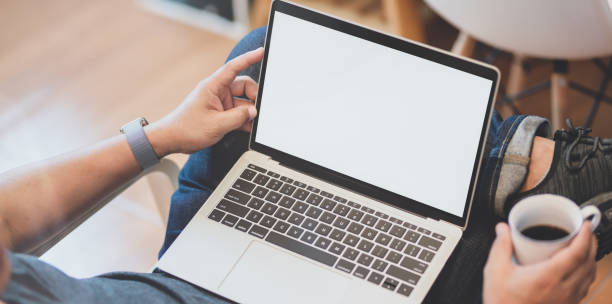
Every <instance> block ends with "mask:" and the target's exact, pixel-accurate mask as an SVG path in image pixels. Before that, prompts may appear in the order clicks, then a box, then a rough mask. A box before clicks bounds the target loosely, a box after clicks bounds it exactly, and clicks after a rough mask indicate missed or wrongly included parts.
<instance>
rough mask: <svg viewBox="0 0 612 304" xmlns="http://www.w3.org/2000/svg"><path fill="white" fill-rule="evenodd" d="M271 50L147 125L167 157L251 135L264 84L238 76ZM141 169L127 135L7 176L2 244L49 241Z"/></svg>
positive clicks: (0, 194)
mask: <svg viewBox="0 0 612 304" xmlns="http://www.w3.org/2000/svg"><path fill="white" fill-rule="evenodd" d="M263 53H264V52H263V48H259V49H257V50H254V51H251V52H248V53H246V54H243V55H241V56H239V57H237V58H234V59H233V60H231V61H230V62H228V63H227V64H226V65H225V66H223V67H221V68H220V69H219V70H217V72H216V73H215V74H213V76H211V77H209V78H207V79H205V80H203V81H201V82H200V83H199V84H198V86H197V87H196V88H195V89H194V90H193V91H192V92H191V94H189V96H187V98H185V100H184V101H183V102H182V103H181V105H180V106H179V107H178V108H177V109H175V110H174V111H173V112H172V113H170V114H168V115H167V116H165V117H164V118H163V119H161V120H159V121H157V122H156V123H153V124H151V125H148V126H146V127H145V128H144V129H145V133H146V136H147V138H148V139H149V141H150V142H151V146H152V147H153V150H154V151H155V153H156V154H157V156H159V157H164V156H165V155H167V154H171V153H176V152H180V153H192V152H195V151H199V150H202V149H205V148H207V147H210V146H212V145H213V144H215V143H216V142H217V141H219V140H220V139H221V138H222V137H223V136H224V135H225V134H227V133H228V132H230V131H232V130H238V129H239V130H244V131H250V129H251V122H252V121H253V118H255V115H256V114H257V109H256V108H255V107H254V106H253V104H252V103H250V102H247V101H244V100H240V99H234V97H235V96H243V95H246V96H247V98H248V99H249V100H255V98H256V97H257V87H258V86H257V83H256V82H255V81H254V80H253V79H250V78H248V77H236V76H237V75H238V74H239V73H240V71H243V70H245V69H246V68H248V67H249V66H251V65H253V64H255V63H256V62H258V61H260V60H261V58H262V57H263ZM140 170H141V168H140V165H139V164H138V162H137V161H136V158H135V157H134V154H133V153H132V150H131V149H130V146H129V144H128V143H127V140H126V138H125V136H123V135H120V136H116V137H113V138H111V139H108V140H106V141H103V142H101V143H99V144H97V145H95V146H93V147H91V148H87V149H83V150H79V151H76V152H73V153H68V154H65V155H60V156H57V157H55V158H52V159H48V160H45V161H41V162H38V163H35V164H32V165H29V166H24V167H22V168H17V169H14V170H12V171H8V172H6V173H4V174H0V242H1V243H0V244H2V245H4V246H6V247H8V248H9V249H12V250H14V251H26V250H28V249H31V248H33V247H34V246H36V245H37V244H38V243H40V242H41V241H44V240H46V239H48V238H49V237H51V236H53V235H55V234H56V232H58V230H59V229H61V228H62V227H64V225H65V224H66V223H70V222H71V221H73V220H74V219H76V218H77V217H78V216H80V215H81V214H82V213H83V212H85V211H87V210H89V209H91V207H93V205H94V204H95V203H96V202H97V201H99V200H100V199H102V198H104V197H105V196H106V195H108V194H109V193H112V192H113V191H114V190H115V189H117V188H118V187H120V186H121V185H123V184H124V183H126V182H127V181H129V180H130V179H132V178H134V177H135V176H136V175H138V173H139V172H140Z"/></svg>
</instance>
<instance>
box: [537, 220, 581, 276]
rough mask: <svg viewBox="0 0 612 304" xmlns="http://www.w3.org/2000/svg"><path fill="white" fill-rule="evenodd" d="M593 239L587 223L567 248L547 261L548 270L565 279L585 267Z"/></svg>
mask: <svg viewBox="0 0 612 304" xmlns="http://www.w3.org/2000/svg"><path fill="white" fill-rule="evenodd" d="M591 237H592V233H591V225H590V224H589V222H588V221H587V222H585V223H584V224H583V225H582V227H581V229H580V232H578V235H576V237H574V239H573V240H572V241H571V243H570V244H569V245H568V246H567V247H565V248H563V249H561V250H559V252H557V253H555V254H554V255H553V256H552V257H551V258H550V259H549V260H548V261H546V268H549V271H551V273H554V274H556V275H558V276H560V277H561V278H563V277H566V276H567V275H569V274H571V273H572V272H574V271H575V270H576V269H577V268H578V267H584V264H585V261H587V258H588V257H589V251H590V249H591V242H592V239H591Z"/></svg>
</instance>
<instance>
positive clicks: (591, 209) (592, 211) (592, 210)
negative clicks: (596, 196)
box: [580, 205, 601, 231]
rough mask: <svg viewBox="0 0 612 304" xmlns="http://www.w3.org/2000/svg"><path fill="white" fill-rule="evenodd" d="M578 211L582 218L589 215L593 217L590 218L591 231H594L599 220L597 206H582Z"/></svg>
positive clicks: (599, 215) (599, 213)
mask: <svg viewBox="0 0 612 304" xmlns="http://www.w3.org/2000/svg"><path fill="white" fill-rule="evenodd" d="M580 212H582V218H583V219H584V220H586V219H587V218H588V217H590V216H592V217H593V219H591V231H595V228H597V226H598V225H599V222H600V221H601V212H600V211H599V208H597V207H595V206H592V205H591V206H584V207H582V208H581V209H580Z"/></svg>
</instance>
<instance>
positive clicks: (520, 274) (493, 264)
mask: <svg viewBox="0 0 612 304" xmlns="http://www.w3.org/2000/svg"><path fill="white" fill-rule="evenodd" d="M495 231H496V233H497V239H496V240H495V242H494V243H493V246H492V247H491V252H490V253H489V259H488V261H487V264H486V266H485V268H484V286H483V301H484V303H487V304H498V303H578V302H579V301H580V300H581V299H582V298H584V296H585V295H586V294H587V292H588V290H589V286H590V285H591V283H593V280H594V279H595V271H596V267H595V254H596V252H597V239H596V238H595V237H594V236H593V234H592V233H591V225H590V223H589V222H588V221H587V222H586V223H585V224H584V225H582V228H581V229H580V232H579V233H578V235H576V237H575V238H574V239H573V240H572V241H571V243H570V244H569V245H568V246H567V247H565V248H563V249H561V250H560V251H559V252H557V253H556V254H555V255H553V256H552V257H551V258H549V259H548V260H545V261H543V262H540V263H536V264H532V265H526V266H521V265H516V264H514V263H513V262H512V240H511V238H510V232H509V228H508V225H506V224H504V223H500V224H497V227H496V228H495Z"/></svg>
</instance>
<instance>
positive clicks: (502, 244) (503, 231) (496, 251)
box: [489, 223, 512, 265]
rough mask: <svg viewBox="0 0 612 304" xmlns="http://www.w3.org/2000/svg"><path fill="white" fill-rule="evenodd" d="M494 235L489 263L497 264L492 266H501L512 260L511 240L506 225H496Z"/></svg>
mask: <svg viewBox="0 0 612 304" xmlns="http://www.w3.org/2000/svg"><path fill="white" fill-rule="evenodd" d="M495 233H496V234H497V237H496V238H495V241H494V242H493V245H492V246H491V251H490V252H489V261H491V262H493V261H496V262H498V263H494V264H497V265H503V264H505V263H507V262H509V261H510V260H511V259H512V240H511V238H510V231H509V228H508V225H507V224H505V223H499V224H497V226H495Z"/></svg>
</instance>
